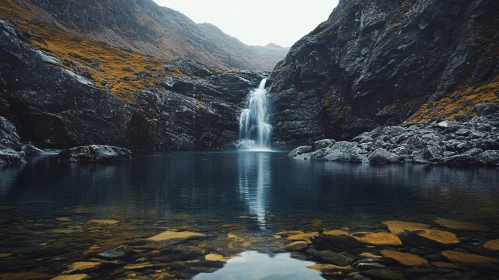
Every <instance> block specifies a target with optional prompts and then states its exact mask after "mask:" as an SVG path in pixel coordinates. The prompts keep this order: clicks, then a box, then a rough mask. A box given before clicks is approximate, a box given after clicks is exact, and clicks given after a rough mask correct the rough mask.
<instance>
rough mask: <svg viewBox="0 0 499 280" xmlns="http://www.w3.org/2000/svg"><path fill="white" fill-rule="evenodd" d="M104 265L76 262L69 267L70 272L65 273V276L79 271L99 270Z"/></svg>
mask: <svg viewBox="0 0 499 280" xmlns="http://www.w3.org/2000/svg"><path fill="white" fill-rule="evenodd" d="M101 265H102V264H101V263H98V262H75V263H73V264H72V265H70V266H69V268H68V270H66V271H64V273H65V274H70V273H73V272H77V271H84V270H91V269H95V268H99V267H100V266H101Z"/></svg>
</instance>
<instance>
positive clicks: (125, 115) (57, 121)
mask: <svg viewBox="0 0 499 280" xmlns="http://www.w3.org/2000/svg"><path fill="white" fill-rule="evenodd" d="M54 60H56V58H54V57H51V56H48V55H46V54H44V53H42V52H41V51H40V50H37V49H35V48H33V47H31V46H29V45H28V44H26V43H25V42H24V40H23V39H22V37H21V36H20V35H19V34H17V33H16V31H14V29H13V28H12V27H11V26H10V25H9V23H7V22H6V21H3V20H2V21H0V76H1V77H2V79H0V111H1V112H2V114H4V116H5V117H7V118H9V119H10V120H11V121H12V122H13V123H14V124H15V125H16V127H17V128H18V130H19V134H20V135H21V137H22V138H23V140H25V141H26V142H27V141H31V142H32V143H33V144H35V145H36V146H38V147H40V148H59V149H66V148H71V147H76V146H84V145H91V144H97V145H112V146H119V147H124V148H127V149H130V150H142V151H166V150H194V149H222V148H227V147H229V146H230V145H231V143H232V142H233V141H235V140H237V137H238V120H237V118H238V116H239V113H240V111H241V110H242V106H243V105H244V101H245V100H246V96H247V94H248V92H249V91H250V90H251V89H253V88H255V87H257V86H258V85H259V83H260V81H261V80H262V79H263V78H264V77H265V76H266V75H267V74H268V73H265V72H249V71H243V72H236V71H231V72H225V73H215V72H214V71H212V70H211V69H210V68H209V67H206V66H204V65H201V64H199V63H191V62H178V63H177V64H176V65H173V66H179V70H180V71H181V73H179V74H178V75H171V76H168V77H165V80H164V82H163V83H161V85H160V87H159V88H149V89H147V90H138V91H136V92H135V93H134V96H135V99H134V100H133V101H127V100H123V99H120V98H118V97H117V96H116V95H114V94H112V93H110V92H108V91H106V90H102V89H99V88H97V87H95V86H94V85H93V84H92V83H91V82H90V81H89V80H87V79H86V78H84V77H82V76H80V75H77V74H75V73H74V72H71V71H69V70H67V69H63V68H60V67H59V66H57V65H54V63H52V62H51V61H54ZM173 66H172V65H165V68H168V67H173ZM200 76H201V77H200ZM2 131H3V130H2ZM2 133H3V132H2ZM16 141H17V140H16ZM16 145H19V144H16ZM19 147H20V145H19Z"/></svg>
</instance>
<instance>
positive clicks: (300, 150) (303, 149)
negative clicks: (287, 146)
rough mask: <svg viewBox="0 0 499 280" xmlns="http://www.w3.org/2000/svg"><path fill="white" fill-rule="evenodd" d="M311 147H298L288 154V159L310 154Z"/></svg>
mask: <svg viewBox="0 0 499 280" xmlns="http://www.w3.org/2000/svg"><path fill="white" fill-rule="evenodd" d="M312 151H313V149H312V146H300V147H298V148H296V149H294V150H292V151H291V152H290V153H289V154H288V157H296V156H299V155H302V154H306V153H310V152H312Z"/></svg>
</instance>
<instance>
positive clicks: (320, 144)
mask: <svg viewBox="0 0 499 280" xmlns="http://www.w3.org/2000/svg"><path fill="white" fill-rule="evenodd" d="M335 143H336V141H334V140H333V139H323V140H319V141H316V142H315V143H314V149H315V150H319V149H322V148H330V147H332V146H333V145H334V144H335Z"/></svg>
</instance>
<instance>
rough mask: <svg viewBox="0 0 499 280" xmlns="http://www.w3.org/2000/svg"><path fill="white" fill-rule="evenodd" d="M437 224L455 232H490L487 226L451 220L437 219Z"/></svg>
mask: <svg viewBox="0 0 499 280" xmlns="http://www.w3.org/2000/svg"><path fill="white" fill-rule="evenodd" d="M435 223H437V224H439V225H441V226H443V227H446V228H450V229H454V230H462V231H489V230H490V229H489V228H488V227H486V226H482V225H478V224H474V223H468V222H460V221H456V220H449V219H442V218H437V219H435Z"/></svg>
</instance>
